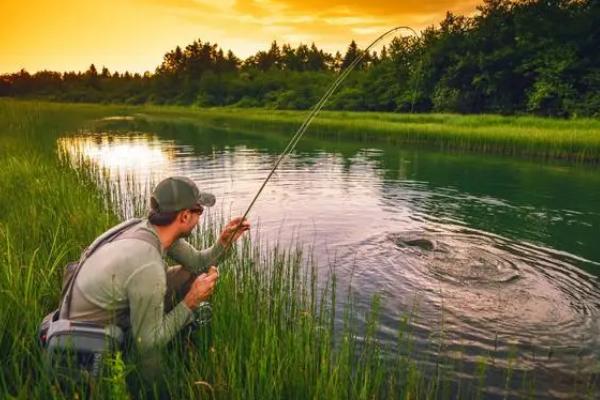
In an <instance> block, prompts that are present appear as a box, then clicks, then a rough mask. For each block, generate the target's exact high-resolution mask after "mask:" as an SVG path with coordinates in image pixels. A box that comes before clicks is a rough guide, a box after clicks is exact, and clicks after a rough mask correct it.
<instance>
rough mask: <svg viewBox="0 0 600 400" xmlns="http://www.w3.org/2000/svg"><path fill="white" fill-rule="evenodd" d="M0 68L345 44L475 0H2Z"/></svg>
mask: <svg viewBox="0 0 600 400" xmlns="http://www.w3.org/2000/svg"><path fill="white" fill-rule="evenodd" d="M1 1H2V6H1V10H2V22H1V23H0V73H6V72H16V71H18V70H19V69H21V68H26V69H27V70H28V71H30V72H35V71H38V70H42V69H50V70H56V71H65V70H85V69H87V67H88V66H89V65H90V64H91V63H94V64H96V66H97V67H98V68H101V67H102V66H106V67H108V68H109V69H110V70H111V71H113V70H118V71H125V70H129V71H132V72H133V71H135V72H143V71H146V70H149V71H154V69H155V67H156V66H157V65H159V64H160V62H161V60H162V56H163V55H164V53H165V52H167V51H168V50H171V49H173V48H175V46H177V45H180V46H182V47H184V46H185V45H187V44H189V43H190V42H192V41H193V40H195V39H201V40H202V41H210V42H216V43H218V44H219V45H220V46H221V47H223V48H224V49H225V50H227V49H231V50H233V51H234V52H235V53H236V54H237V55H238V56H239V57H246V56H248V55H250V54H253V53H255V52H256V51H258V50H261V49H266V48H268V47H269V45H270V43H271V42H272V41H273V40H277V41H278V42H279V43H280V44H281V43H291V44H293V45H297V44H298V43H300V42H303V43H307V44H310V43H311V42H315V43H316V44H317V46H319V47H320V48H324V49H325V50H328V51H331V52H333V51H335V50H340V51H343V50H344V49H345V48H346V46H347V45H348V43H349V42H350V40H352V39H355V40H356V41H357V43H358V45H359V46H361V47H364V46H366V45H367V44H368V43H369V42H370V41H371V40H372V39H374V38H375V37H376V36H378V34H379V33H381V32H383V31H385V30H387V29H390V28H391V27H394V26H397V25H409V26H411V27H413V28H414V29H415V30H417V31H418V30H420V29H422V28H424V27H426V26H429V25H432V24H438V23H439V22H440V20H441V19H442V18H443V17H444V14H445V13H446V11H447V10H450V11H453V12H455V13H457V14H466V15H471V14H472V13H473V12H474V11H475V7H476V6H477V5H478V4H480V3H481V0H430V1H421V0H379V1H373V0H360V1H358V0H355V1H341V0H329V1H322V0H250V1H238V0H217V1H209V0H129V1H126V0H121V1H117V0H103V1H91V0H54V1H50V0H33V1H32V0H29V1H28V0H21V1H14V0H1Z"/></svg>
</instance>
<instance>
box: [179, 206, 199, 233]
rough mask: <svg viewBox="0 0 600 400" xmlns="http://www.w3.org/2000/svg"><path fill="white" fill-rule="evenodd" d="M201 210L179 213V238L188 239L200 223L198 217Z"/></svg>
mask: <svg viewBox="0 0 600 400" xmlns="http://www.w3.org/2000/svg"><path fill="white" fill-rule="evenodd" d="M202 211H203V210H202V209H201V208H200V209H194V210H184V211H182V212H181V214H180V216H179V221H180V224H179V227H180V229H179V232H180V233H179V236H180V237H184V238H186V237H189V236H190V235H191V234H192V232H193V231H194V228H195V227H196V225H198V222H199V221H200V215H201V214H202Z"/></svg>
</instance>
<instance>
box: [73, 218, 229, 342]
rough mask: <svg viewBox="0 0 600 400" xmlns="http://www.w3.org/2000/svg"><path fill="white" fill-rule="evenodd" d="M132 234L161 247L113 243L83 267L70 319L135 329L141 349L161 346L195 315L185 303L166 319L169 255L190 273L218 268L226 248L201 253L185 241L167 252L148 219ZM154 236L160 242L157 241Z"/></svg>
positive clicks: (136, 242) (131, 241)
mask: <svg viewBox="0 0 600 400" xmlns="http://www.w3.org/2000/svg"><path fill="white" fill-rule="evenodd" d="M132 229H140V230H145V231H146V232H145V233H149V234H150V237H155V238H156V243H155V244H152V243H151V242H152V241H144V240H139V239H136V238H127V239H120V240H116V241H113V242H111V243H107V244H105V245H103V246H102V247H100V248H99V249H98V250H96V252H94V253H93V254H92V255H91V256H90V257H89V258H88V259H87V260H86V261H85V263H84V264H83V266H82V267H81V271H80V272H79V275H78V276H77V279H76V280H75V284H74V286H73V296H72V301H71V312H70V318H71V319H73V320H79V321H91V322H97V323H103V324H110V323H116V324H117V325H119V326H121V327H123V328H131V333H132V336H133V338H134V340H135V343H136V346H137V347H138V348H140V349H149V348H153V347H157V346H161V345H163V344H165V343H166V342H168V341H169V340H171V339H172V338H173V336H174V335H175V334H176V333H177V332H178V331H179V330H180V329H181V328H182V327H183V326H185V325H186V324H187V323H188V321H189V318H190V316H191V314H192V312H191V310H190V309H189V308H188V307H187V306H186V304H185V303H183V302H180V303H179V304H177V305H176V306H175V307H174V308H173V309H172V310H171V311H170V312H168V313H165V311H164V301H165V294H166V290H167V280H166V271H167V265H166V263H165V260H164V257H165V255H168V256H170V257H171V258H173V259H174V260H175V261H176V262H178V263H180V264H181V265H182V266H183V267H184V268H185V269H187V270H188V271H190V272H194V273H200V272H204V271H206V270H207V269H208V267H209V266H211V265H215V264H216V263H217V261H218V259H219V257H220V256H222V255H223V254H224V248H223V247H222V246H221V245H220V244H218V242H217V243H216V244H215V245H213V246H212V247H210V248H208V249H205V250H202V251H198V250H196V249H195V248H194V247H193V246H191V245H190V244H189V243H187V242H186V241H185V240H183V239H178V240H177V241H175V242H174V243H173V244H172V245H171V246H170V247H169V248H168V249H166V251H165V250H163V249H162V246H161V245H160V240H159V238H158V234H157V233H156V230H155V229H154V227H153V226H152V225H151V224H150V223H149V222H148V220H146V219H144V220H142V221H141V222H140V223H139V224H137V225H135V226H134V227H133V228H132ZM152 235H154V236H152Z"/></svg>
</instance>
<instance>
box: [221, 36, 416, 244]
mask: <svg viewBox="0 0 600 400" xmlns="http://www.w3.org/2000/svg"><path fill="white" fill-rule="evenodd" d="M402 29H406V30H408V31H410V32H411V33H412V34H414V35H415V36H418V35H417V32H415V30H414V29H412V28H411V27H409V26H397V27H395V28H392V29H390V30H388V31H387V32H385V33H383V34H381V35H380V36H379V37H378V38H377V39H375V40H373V41H372V42H371V44H369V45H368V46H367V48H366V49H364V50H363V51H362V52H361V54H359V55H358V56H356V57H355V58H354V60H352V62H351V63H350V64H349V65H348V67H346V69H344V70H343V71H342V72H341V73H340V74H339V75H338V77H337V78H336V79H335V80H334V81H333V82H332V83H331V85H329V88H328V89H327V91H326V92H325V94H323V96H321V98H320V99H319V101H318V102H317V103H316V104H315V105H314V106H313V108H312V109H311V111H310V113H309V114H308V115H307V116H306V118H305V119H304V121H303V122H302V124H301V125H300V127H299V128H298V130H296V133H294V135H293V136H292V138H291V139H290V141H289V142H288V144H287V146H286V147H285V149H283V151H282V152H281V154H280V155H279V157H278V158H277V161H276V162H275V164H274V165H273V167H272V168H271V170H270V171H269V173H268V175H267V177H266V178H265V180H264V181H263V183H262V184H261V186H260V188H259V189H258V191H257V192H256V194H255V195H254V197H253V198H252V201H251V202H250V204H249V205H248V208H247V209H246V212H244V214H243V216H242V218H241V220H240V222H239V224H238V225H237V226H236V227H235V229H234V230H233V232H232V235H231V238H232V239H231V240H233V237H235V234H236V233H237V231H238V230H239V229H240V228H241V227H242V225H243V223H244V221H245V220H246V217H247V216H248V214H249V213H250V210H252V207H253V206H254V204H255V203H256V200H258V197H259V196H260V194H261V193H262V191H263V189H264V188H265V186H267V183H268V182H269V180H270V179H271V177H272V176H273V174H274V173H275V171H276V170H277V167H279V164H281V162H282V161H283V159H284V158H285V157H286V156H287V155H289V154H290V153H291V152H292V151H294V148H295V147H296V145H297V144H298V142H299V141H300V139H301V138H302V136H303V135H304V132H306V130H307V129H308V127H309V126H310V124H311V123H312V121H313V120H314V119H315V118H316V117H317V115H318V114H319V113H320V112H321V110H322V109H323V107H324V106H325V103H327V100H329V98H330V97H331V95H332V94H333V93H334V92H335V90H336V89H337V88H338V87H339V86H340V85H341V84H342V82H343V81H344V80H345V79H346V78H347V77H348V75H350V73H351V72H352V70H353V69H354V68H355V67H356V66H357V65H358V64H359V63H360V62H361V61H362V60H363V59H364V58H365V56H366V55H367V54H369V50H371V48H373V47H374V46H376V45H377V44H378V43H379V42H381V41H382V40H383V39H384V38H385V37H387V36H388V35H390V34H392V33H394V32H397V31H399V30H402Z"/></svg>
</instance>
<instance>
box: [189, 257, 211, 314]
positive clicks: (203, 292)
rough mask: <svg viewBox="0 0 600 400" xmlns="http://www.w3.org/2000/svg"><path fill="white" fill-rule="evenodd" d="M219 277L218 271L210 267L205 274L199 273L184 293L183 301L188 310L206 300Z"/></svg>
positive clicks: (193, 308)
mask: <svg viewBox="0 0 600 400" xmlns="http://www.w3.org/2000/svg"><path fill="white" fill-rule="evenodd" d="M217 279H219V271H218V270H217V269H216V268H215V267H211V268H210V269H209V270H208V273H207V274H201V275H199V276H198V277H197V278H196V279H195V280H194V282H192V286H191V287H190V290H189V291H188V292H187V294H186V295H185V297H184V299H183V302H184V303H185V305H186V306H188V308H189V309H190V310H195V309H196V307H198V306H199V305H200V303H202V302H203V301H207V300H208V299H209V298H210V296H212V293H213V291H214V290H215V285H216V283H217Z"/></svg>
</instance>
